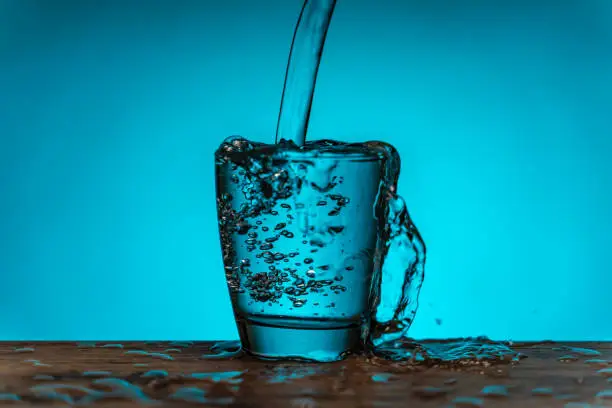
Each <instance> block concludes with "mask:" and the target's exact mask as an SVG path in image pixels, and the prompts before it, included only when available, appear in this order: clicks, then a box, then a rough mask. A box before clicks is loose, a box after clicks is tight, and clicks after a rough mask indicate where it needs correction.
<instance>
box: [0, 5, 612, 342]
mask: <svg viewBox="0 0 612 408" xmlns="http://www.w3.org/2000/svg"><path fill="white" fill-rule="evenodd" d="M300 7H301V0H276V1H272V0H261V1H247V0H223V1H221V0H220V1H215V2H213V1H204V0H201V1H197V0H193V1H188V0H180V1H179V0H177V1H174V0H172V1H171V0H167V1H156V0H149V1H145V0H142V1H135V0H129V1H128V0H108V1H102V0H98V1H92V0H88V1H84V0H83V1H77V0H74V1H67V0H53V1H51V0H48V1H47V0H45V1H43V0H39V1H36V0H0V188H1V190H0V199H1V200H0V276H1V281H0V282H1V283H0V339H41V340H49V339H77V338H78V339H159V338H172V339H232V338H237V332H236V330H235V328H234V323H233V320H232V315H231V308H230V303H229V297H228V294H227V291H226V287H225V283H224V278H223V272H222V266H221V256H220V248H219V244H218V241H217V225H216V213H215V207H214V205H215V199H214V179H213V151H214V150H215V148H216V146H217V145H218V144H219V143H220V142H221V141H222V140H223V139H224V138H225V137H226V136H229V135H232V134H241V135H244V136H247V137H249V138H252V139H256V140H260V141H269V142H272V141H273V140H274V131H275V125H276V119H277V112H278V107H279V102H280V94H281V90H282V85H283V75H284V72H285V64H286V60H287V55H288V51H289V46H290V42H291V36H292V33H293V28H294V24H295V22H296V19H297V16H298V14H299V10H300ZM611 129H612V2H610V1H608V0H556V1H552V0H550V1H545V0H538V1H535V0H533V1H527V0H490V1H484V0H466V1H450V0H447V1H443V0H430V1H417V0H414V1H408V0H396V1H391V0H386V1H375V0H339V3H338V6H337V9H336V12H335V15H334V19H333V21H332V26H331V28H330V31H329V35H328V43H327V45H326V49H325V54H324V59H323V62H322V65H321V70H320V78H319V81H318V87H317V94H316V96H315V101H314V108H313V112H312V121H311V128H310V137H312V138H335V139H345V140H351V141H360V140H366V139H382V140H385V141H388V142H391V143H393V144H395V145H396V146H397V147H398V149H399V151H400V153H401V156H402V159H403V171H402V177H401V183H400V192H401V193H402V194H403V196H404V197H405V198H406V200H407V201H408V204H409V207H410V209H411V212H412V215H413V218H414V220H415V222H416V223H417V225H418V227H419V229H420V230H421V232H422V234H423V236H424V238H425V240H426V242H427V245H428V263H427V275H426V280H425V285H424V288H423V291H422V294H421V308H420V311H419V315H418V318H417V320H416V323H415V324H414V326H413V331H412V334H413V335H414V336H416V337H449V336H470V335H487V336H490V337H492V338H496V339H514V340H533V339H557V340H572V339H581V340H593V339H601V340H612V323H610V312H611V310H612V307H611V303H610V289H611V288H612V274H611V271H612V268H611V259H612V258H611V257H610V253H611V251H610V243H611V242H612V233H611V229H610V227H611V225H612V216H611V211H610V208H612V194H611V191H612V190H611V187H612V136H611ZM437 319H439V320H437Z"/></svg>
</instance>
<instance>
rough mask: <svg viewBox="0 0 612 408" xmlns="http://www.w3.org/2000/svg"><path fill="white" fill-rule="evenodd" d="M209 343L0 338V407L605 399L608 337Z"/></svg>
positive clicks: (541, 403)
mask: <svg viewBox="0 0 612 408" xmlns="http://www.w3.org/2000/svg"><path fill="white" fill-rule="evenodd" d="M563 346H567V347H565V348H564V347H563ZM210 347H211V343H197V342H196V343H193V342H156V343H151V342H129V343H121V344H119V343H112V342H110V343H109V342H99V343H97V344H96V345H95V346H94V345H92V344H77V343H69V342H65V343H0V408H1V407H2V406H13V405H14V406H20V407H30V406H32V407H34V406H36V407H42V406H68V405H77V406H79V405H80V406H88V405H92V406H104V407H114V408H125V407H136V406H146V405H154V406H162V407H166V406H168V407H175V406H176V407H183V406H197V405H209V406H233V407H266V408H273V407H283V408H285V407H287V408H290V407H301V408H314V407H337V408H344V407H351V408H352V407H411V406H419V407H421V406H422V407H449V406H464V407H479V406H483V407H493V406H495V407H497V406H499V407H509V406H516V407H521V408H523V407H567V408H581V407H588V406H610V407H612V344H611V343H584V344H579V345H577V344H567V343H565V344H563V345H559V344H552V343H541V344H531V345H530V344H523V345H520V346H517V348H518V351H520V352H521V353H524V354H525V355H526V356H527V358H525V359H522V360H521V361H520V362H518V363H516V364H503V365H488V364H484V365H478V366H466V367H461V368H460V367H459V366H456V367H454V368H448V367H436V366H433V367H427V366H415V365H411V364H407V363H392V362H388V361H383V360H379V359H367V358H365V357H360V356H354V357H350V358H348V359H347V360H345V361H341V362H337V363H331V364H304V363H290V362H289V363H284V362H283V363H277V362H264V361H257V360H254V359H252V358H249V357H245V356H240V357H237V358H232V359H222V360H217V359H212V358H210V352H209V349H210ZM569 347H581V348H585V349H588V350H581V349H577V348H573V349H572V348H569ZM594 350H597V351H598V352H599V354H598V353H597V352H595V351H594ZM585 404H591V405H585Z"/></svg>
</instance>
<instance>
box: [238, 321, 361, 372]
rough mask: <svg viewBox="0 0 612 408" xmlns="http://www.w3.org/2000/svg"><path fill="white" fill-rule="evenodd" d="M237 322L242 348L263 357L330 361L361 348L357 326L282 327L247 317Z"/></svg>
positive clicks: (268, 358)
mask: <svg viewBox="0 0 612 408" xmlns="http://www.w3.org/2000/svg"><path fill="white" fill-rule="evenodd" d="M305 323H306V322H305ZM237 324H238V331H239V333H240V339H241V341H242V348H243V350H244V351H245V352H247V353H248V354H251V355H253V356H255V357H257V358H261V359H265V360H298V361H316V362H331V361H338V360H342V359H343V358H345V357H346V356H347V355H348V354H351V353H354V352H358V351H360V349H361V342H360V328H359V326H350V327H340V328H329V327H325V328H315V327H312V326H310V327H295V326H294V327H283V326H275V325H270V324H262V323H260V322H255V321H252V320H250V319H249V320H243V319H240V320H238V321H237Z"/></svg>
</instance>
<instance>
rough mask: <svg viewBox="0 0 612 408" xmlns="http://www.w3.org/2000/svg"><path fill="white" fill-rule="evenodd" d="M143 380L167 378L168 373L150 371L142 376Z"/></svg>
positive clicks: (164, 371)
mask: <svg viewBox="0 0 612 408" xmlns="http://www.w3.org/2000/svg"><path fill="white" fill-rule="evenodd" d="M142 377H143V378H166V377H168V372H167V371H166V370H149V371H147V372H146V373H144V374H143V375H142Z"/></svg>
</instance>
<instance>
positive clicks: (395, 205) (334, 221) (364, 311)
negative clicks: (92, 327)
mask: <svg viewBox="0 0 612 408" xmlns="http://www.w3.org/2000/svg"><path fill="white" fill-rule="evenodd" d="M335 5H336V0H305V2H304V6H303V8H302V11H301V14H300V17H299V20H298V23H297V27H296V30H295V33H294V38H293V42H292V46H291V51H290V55H289V62H288V65H287V72H286V77H285V84H284V88H283V95H282V100H281V109H280V112H279V118H278V125H277V131H276V144H275V145H269V144H263V143H255V142H252V141H249V140H247V139H244V138H241V137H231V138H228V139H227V140H225V141H224V142H223V143H222V144H221V146H220V147H219V149H218V150H217V152H216V153H215V160H216V163H215V165H216V185H217V210H218V218H219V230H220V240H221V247H222V254H223V263H224V268H225V274H226V280H227V283H228V287H229V290H230V296H231V299H232V306H233V309H234V314H235V317H236V321H237V323H238V329H239V332H240V337H241V339H242V342H243V347H244V349H245V351H247V352H249V353H251V354H255V355H259V357H263V358H273V359H277V358H278V357H281V356H282V357H287V358H292V359H305V360H315V361H334V360H338V359H341V358H343V357H344V356H345V355H346V354H348V353H351V352H361V351H364V349H365V351H370V352H375V353H376V354H377V355H379V356H382V357H385V358H389V359H394V360H413V361H423V360H432V361H433V360H442V361H456V360H457V359H473V358H477V359H482V358H489V359H494V360H500V359H507V358H508V356H509V355H510V356H512V357H511V358H514V357H516V353H513V352H512V350H510V349H509V348H508V347H506V346H505V345H502V344H494V343H492V342H484V341H474V340H470V342H465V343H456V342H455V343H445V344H444V345H442V343H440V344H439V345H438V346H437V347H436V346H433V345H432V344H431V343H428V345H427V346H424V345H423V346H421V345H419V344H418V343H416V342H413V341H410V340H407V339H408V338H407V333H408V329H409V328H410V326H411V324H412V322H413V321H414V318H415V315H416V312H417V308H418V297H419V292H420V290H421V286H422V283H423V280H424V272H425V271H424V266H425V244H424V242H423V240H422V238H421V236H420V234H419V232H418V230H417V228H416V227H415V225H414V224H413V222H412V220H411V218H410V215H409V213H408V209H407V207H406V204H405V202H404V200H403V199H402V198H401V197H400V196H399V195H398V194H397V182H398V178H399V172H400V158H399V155H398V153H397V151H396V150H395V149H394V148H393V147H392V146H391V145H389V144H386V143H383V142H367V143H352V144H351V143H343V142H338V141H333V140H319V141H306V133H307V130H308V122H309V119H310V111H311V106H312V101H313V95H314V89H315V84H316V78H317V73H318V69H319V65H320V62H321V56H322V52H323V46H324V43H325V38H326V36H327V31H328V28H329V25H330V22H331V17H332V14H333V12H334V9H335ZM255 350H257V351H255ZM226 356H230V354H229V353H225V352H221V353H217V357H226ZM459 356H461V357H459ZM210 358H213V357H212V356H211V357H210Z"/></svg>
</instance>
